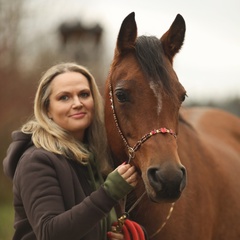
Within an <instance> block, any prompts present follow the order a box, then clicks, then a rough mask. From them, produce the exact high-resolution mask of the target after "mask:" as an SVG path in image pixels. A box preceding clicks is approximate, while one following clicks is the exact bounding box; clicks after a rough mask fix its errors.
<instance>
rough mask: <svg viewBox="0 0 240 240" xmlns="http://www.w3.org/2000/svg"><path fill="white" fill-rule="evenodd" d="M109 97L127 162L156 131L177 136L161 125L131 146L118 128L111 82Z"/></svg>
mask: <svg viewBox="0 0 240 240" xmlns="http://www.w3.org/2000/svg"><path fill="white" fill-rule="evenodd" d="M109 97H110V103H111V108H112V112H113V118H114V122H115V124H116V127H117V130H118V132H119V134H120V136H121V138H122V140H123V142H124V144H125V146H126V147H127V149H128V156H129V158H128V163H129V162H130V161H131V159H133V158H134V157H135V152H136V151H137V150H138V149H139V148H140V146H141V145H142V144H143V143H144V142H145V141H147V140H148V139H149V138H150V137H152V136H154V135H156V134H158V133H162V134H166V133H168V134H170V135H172V136H173V137H175V138H177V134H176V133H175V132H174V131H173V130H172V129H168V128H165V127H163V128H159V129H154V130H152V131H150V132H149V133H147V134H145V135H144V136H143V137H142V138H141V139H140V140H139V141H137V143H136V144H135V145H134V146H133V147H131V146H130V145H129V144H128V142H127V139H126V138H125V137H124V135H123V133H122V131H121V129H120V126H119V123H118V119H117V115H116V112H115V108H114V101H113V92H112V85H111V83H110V84H109Z"/></svg>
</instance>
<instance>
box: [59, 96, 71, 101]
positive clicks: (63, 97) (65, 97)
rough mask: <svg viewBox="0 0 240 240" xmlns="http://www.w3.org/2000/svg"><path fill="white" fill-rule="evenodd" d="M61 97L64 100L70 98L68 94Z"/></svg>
mask: <svg viewBox="0 0 240 240" xmlns="http://www.w3.org/2000/svg"><path fill="white" fill-rule="evenodd" d="M59 99H60V100H62V101H67V100H68V99H69V97H68V96H67V95H63V96H61V97H60V98H59Z"/></svg>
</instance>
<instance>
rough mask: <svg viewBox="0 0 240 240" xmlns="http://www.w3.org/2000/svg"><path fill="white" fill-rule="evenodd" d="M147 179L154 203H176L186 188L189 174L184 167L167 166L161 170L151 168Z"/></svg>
mask: <svg viewBox="0 0 240 240" xmlns="http://www.w3.org/2000/svg"><path fill="white" fill-rule="evenodd" d="M147 177H148V181H149V184H150V188H151V190H149V191H148V190H147V193H148V196H149V197H150V198H151V200H152V201H154V202H163V201H164V202H174V201H176V200H177V199H178V198H179V197H180V196H181V193H182V191H183V189H184V188H185V186H186V181H187V174H186V169H185V167H184V166H182V165H180V166H174V165H171V164H165V166H164V165H163V166H161V167H159V168H156V167H150V168H149V169H148V170H147Z"/></svg>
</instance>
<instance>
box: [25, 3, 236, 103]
mask: <svg viewBox="0 0 240 240" xmlns="http://www.w3.org/2000/svg"><path fill="white" fill-rule="evenodd" d="M29 7H30V9H32V11H33V10H34V11H35V10H36V9H40V10H41V11H42V12H41V14H37V15H36V16H38V19H34V21H36V22H37V21H43V19H42V18H44V19H45V21H46V20H47V22H48V26H56V25H58V24H59V23H61V22H62V21H64V20H70V19H79V20H81V21H83V22H86V23H96V22H100V23H101V24H102V25H103V27H104V30H105V37H106V39H107V42H108V47H109V53H108V54H110V56H111V57H112V55H113V48H114V46H115V42H116V38H117V34H118V31H119V28H120V25H121V23H122V21H123V19H124V18H125V17H126V16H127V15H128V14H129V13H130V12H133V11H134V12H135V18H136V22H137V25H138V33H139V35H142V34H145V35H155V36H157V37H159V38H160V37H161V36H162V34H163V33H165V31H167V30H168V28H169V27H170V25H171V24H172V22H173V20H174V19H175V17H176V15H177V14H178V13H179V14H181V15H182V16H183V17H184V19H185V21H186V29H187V30H186V37H185V43H184V46H183V48H182V50H181V51H180V53H179V54H178V55H177V57H176V58H175V62H174V68H175V71H176V73H177V75H178V77H179V80H180V82H181V83H182V84H183V85H184V87H185V88H186V90H187V92H188V96H189V97H190V98H194V99H200V98H205V99H214V100H221V99H223V98H226V97H231V98H234V97H238V98H239V97H240V60H239V59H240V1H239V0H201V1H195V0H168V1H166V0H165V1H163V0H120V1H114V0H87V1H84V0H35V1H30V0H29ZM39 17H41V19H40V18H39Z"/></svg>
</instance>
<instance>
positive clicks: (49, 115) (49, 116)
mask: <svg viewBox="0 0 240 240" xmlns="http://www.w3.org/2000/svg"><path fill="white" fill-rule="evenodd" d="M47 116H48V118H49V119H51V120H52V119H53V118H52V115H51V113H50V112H47Z"/></svg>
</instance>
